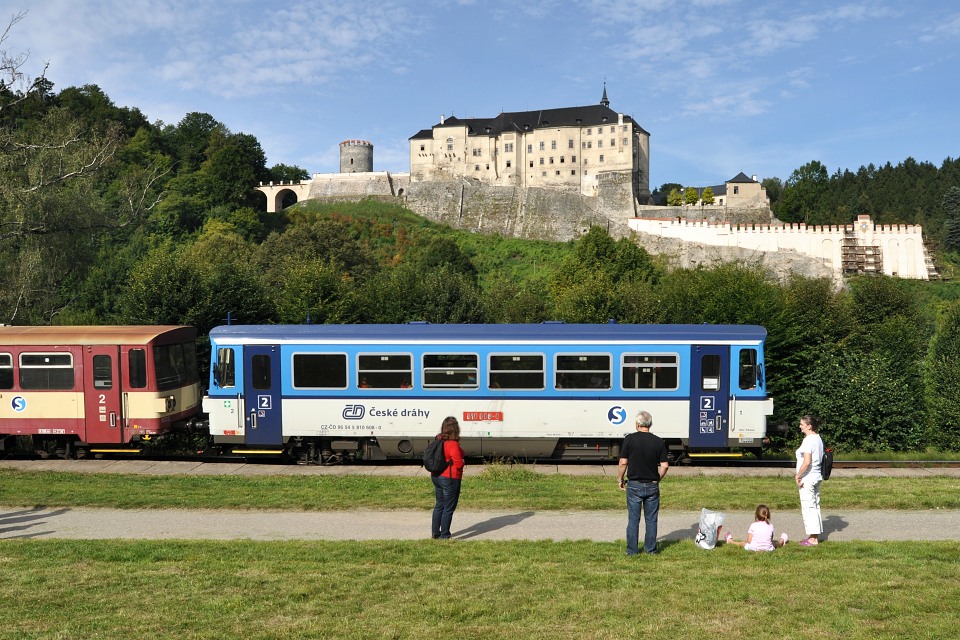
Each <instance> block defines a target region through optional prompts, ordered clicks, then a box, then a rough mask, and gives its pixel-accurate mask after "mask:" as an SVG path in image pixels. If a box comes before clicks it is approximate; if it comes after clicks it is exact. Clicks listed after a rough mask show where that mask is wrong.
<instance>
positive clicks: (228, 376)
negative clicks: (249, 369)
mask: <svg viewBox="0 0 960 640" xmlns="http://www.w3.org/2000/svg"><path fill="white" fill-rule="evenodd" d="M213 381H214V383H216V385H217V386H218V387H221V388H223V387H235V386H237V362H236V352H235V351H234V350H233V347H217V361H216V362H214V363H213Z"/></svg>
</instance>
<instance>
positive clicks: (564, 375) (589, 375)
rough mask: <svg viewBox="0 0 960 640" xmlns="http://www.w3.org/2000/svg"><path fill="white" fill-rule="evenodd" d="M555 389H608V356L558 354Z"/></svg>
mask: <svg viewBox="0 0 960 640" xmlns="http://www.w3.org/2000/svg"><path fill="white" fill-rule="evenodd" d="M556 388H557V389H609V388H610V356H609V355H600V354H558V355H557V380H556Z"/></svg>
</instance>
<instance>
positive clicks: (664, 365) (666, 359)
mask: <svg viewBox="0 0 960 640" xmlns="http://www.w3.org/2000/svg"><path fill="white" fill-rule="evenodd" d="M677 360H678V357H677V354H675V353H638V354H626V355H624V356H623V367H622V369H621V377H622V381H623V388H624V389H633V390H637V391H644V390H653V389H677V388H678V387H679V384H678V383H679V379H680V376H679V373H678V368H677Z"/></svg>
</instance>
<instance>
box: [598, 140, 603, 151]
mask: <svg viewBox="0 0 960 640" xmlns="http://www.w3.org/2000/svg"><path fill="white" fill-rule="evenodd" d="M602 148H603V140H597V149H602Z"/></svg>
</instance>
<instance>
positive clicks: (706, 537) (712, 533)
mask: <svg viewBox="0 0 960 640" xmlns="http://www.w3.org/2000/svg"><path fill="white" fill-rule="evenodd" d="M725 519H726V516H725V515H724V514H722V513H720V512H719V511H711V510H710V509H701V510H700V528H699V529H697V535H696V537H695V538H694V539H693V541H694V542H696V543H697V546H698V547H700V548H701V549H713V548H714V547H715V546H717V538H718V537H720V527H722V526H723V521H724V520H725Z"/></svg>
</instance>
